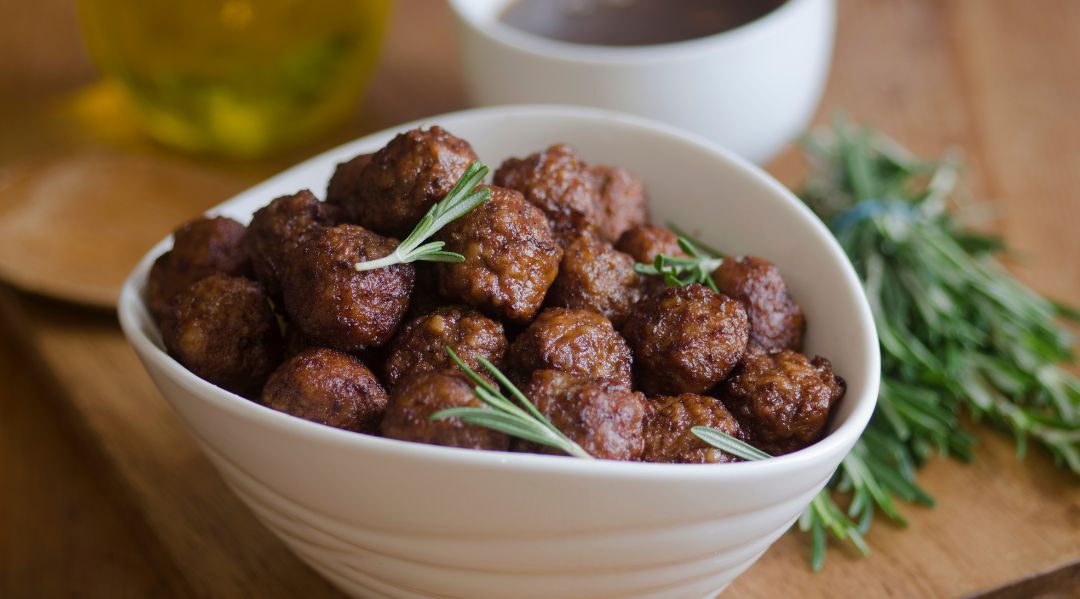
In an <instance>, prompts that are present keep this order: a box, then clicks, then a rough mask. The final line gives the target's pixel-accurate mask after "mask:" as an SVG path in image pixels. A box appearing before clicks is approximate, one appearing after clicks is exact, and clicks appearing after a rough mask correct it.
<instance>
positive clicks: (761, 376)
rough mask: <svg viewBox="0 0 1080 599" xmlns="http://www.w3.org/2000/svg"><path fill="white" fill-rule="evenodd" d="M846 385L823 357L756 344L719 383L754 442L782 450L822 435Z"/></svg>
mask: <svg viewBox="0 0 1080 599" xmlns="http://www.w3.org/2000/svg"><path fill="white" fill-rule="evenodd" d="M846 390H847V385H846V384H845V383H844V379H842V378H840V377H838V376H836V375H834V374H833V372H832V366H831V365H830V364H829V361H828V360H826V359H825V358H822V357H821V356H815V357H814V358H813V359H812V360H808V359H807V358H806V356H804V355H802V354H800V353H797V352H794V351H791V350H789V349H785V350H780V351H777V352H766V351H764V350H761V349H760V348H753V349H751V350H749V351H747V353H746V357H745V358H743V362H742V364H740V365H739V367H738V368H737V369H736V370H735V372H734V373H733V374H732V375H731V378H729V379H728V380H727V381H724V384H723V386H722V388H721V391H722V398H723V401H724V404H725V405H726V406H727V407H728V409H729V410H731V412H732V413H733V414H734V415H735V417H736V418H738V420H739V424H740V425H741V427H742V429H743V431H744V432H745V433H746V436H747V437H748V438H749V441H750V443H751V444H752V445H754V446H755V447H757V448H758V449H761V450H762V451H764V452H766V453H769V454H772V455H781V454H785V453H791V452H793V451H795V450H797V449H802V448H803V447H806V446H808V445H811V444H813V443H814V442H815V441H817V440H818V439H820V438H821V436H822V434H823V433H824V431H825V425H826V423H827V421H828V418H829V411H830V410H831V409H832V407H833V406H835V405H836V404H837V402H839V401H840V399H841V398H842V397H843V396H844V392H845V391H846Z"/></svg>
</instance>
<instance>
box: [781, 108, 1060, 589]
mask: <svg viewBox="0 0 1080 599" xmlns="http://www.w3.org/2000/svg"><path fill="white" fill-rule="evenodd" d="M804 148H805V151H806V153H807V156H808V158H809V160H810V163H811V173H810V175H809V177H808V179H807V181H806V184H805V187H804V189H803V191H802V192H801V194H800V195H801V197H802V199H803V200H804V201H805V202H806V203H807V205H809V206H810V207H811V208H812V209H813V210H814V211H815V212H816V213H817V214H818V216H819V217H821V219H822V220H823V221H825V223H826V224H828V226H829V228H830V229H831V230H832V232H833V234H834V235H835V236H836V238H837V240H839V242H840V245H841V246H843V248H844V251H846V252H847V254H848V256H849V257H850V258H851V261H852V263H853V264H854V266H855V269H856V271H857V272H858V274H859V277H860V278H861V279H862V281H863V284H864V287H865V290H866V295H867V298H868V299H869V302H870V306H871V309H872V310H873V313H874V320H875V322H876V325H877V331H878V336H879V337H880V341H881V352H882V385H881V394H880V397H879V400H878V407H877V411H876V412H875V414H874V416H873V419H872V420H871V422H870V425H869V427H868V428H867V430H866V432H865V434H864V435H863V437H862V438H861V439H860V440H859V442H858V444H857V445H856V446H855V449H854V450H853V451H852V452H851V454H850V455H848V457H847V458H845V459H844V462H843V464H842V465H841V467H840V469H839V471H838V472H837V475H836V476H835V478H834V480H833V481H832V482H831V483H830V485H829V486H828V487H827V488H826V489H825V490H824V491H822V493H821V494H820V495H819V496H818V497H817V498H816V499H815V500H814V502H813V504H812V505H811V507H810V509H808V510H807V511H806V513H805V514H804V515H803V517H802V519H801V520H800V523H799V524H800V528H801V529H802V530H804V531H808V532H810V533H811V535H812V547H813V553H812V565H813V567H814V569H820V568H821V566H822V564H823V562H824V556H825V544H826V533H827V532H828V533H831V534H832V535H833V536H834V537H835V538H837V539H839V540H847V541H850V542H851V543H853V544H854V545H855V547H857V548H858V549H859V550H860V551H861V552H863V553H867V552H868V549H867V546H866V544H865V542H864V541H863V536H864V535H865V534H866V532H867V530H868V529H869V528H870V525H871V521H872V519H873V516H874V512H875V511H876V510H880V511H881V512H882V513H884V514H885V515H886V516H887V517H888V518H890V519H891V520H893V521H894V522H896V523H898V524H900V525H904V524H905V520H904V517H903V516H902V515H901V513H900V511H899V510H898V509H897V503H898V502H897V499H901V500H904V501H907V502H915V503H921V504H924V505H933V499H932V498H931V497H930V496H929V495H928V494H927V493H926V492H925V491H923V490H922V489H921V488H919V486H918V484H917V480H916V468H917V467H918V466H919V465H920V464H922V463H923V462H924V461H925V460H926V459H927V458H929V457H931V456H932V455H934V454H939V455H943V456H954V457H957V458H960V459H963V460H969V459H971V457H972V449H973V444H974V439H973V437H972V436H971V434H970V433H968V432H966V431H965V430H963V428H962V427H961V426H960V423H959V417H960V416H961V415H962V414H966V415H968V416H970V417H971V418H972V419H973V420H985V421H988V422H990V423H991V424H993V425H995V426H997V427H999V428H1002V429H1006V430H1008V431H1011V433H1012V434H1013V436H1014V437H1015V439H1016V443H1017V455H1018V458H1019V457H1022V456H1023V454H1024V452H1025V450H1026V447H1027V444H1028V441H1029V440H1033V441H1035V442H1037V444H1038V445H1040V446H1041V447H1043V448H1045V449H1046V450H1047V451H1049V452H1050V454H1051V455H1053V457H1054V459H1055V460H1056V461H1057V463H1058V464H1060V465H1061V466H1063V467H1064V468H1067V469H1069V470H1071V471H1073V472H1074V473H1076V474H1080V380H1078V379H1077V378H1076V377H1075V376H1073V375H1071V374H1070V373H1069V372H1067V371H1066V370H1064V369H1063V368H1062V365H1063V364H1066V363H1071V362H1073V361H1074V354H1073V352H1072V339H1071V337H1070V336H1069V335H1068V334H1067V332H1066V331H1065V330H1064V329H1063V328H1061V327H1060V326H1059V324H1058V322H1057V318H1058V317H1066V318H1070V319H1073V320H1078V319H1080V318H1078V317H1080V315H1078V314H1077V312H1076V311H1074V310H1071V309H1068V308H1065V307H1064V306H1061V305H1059V304H1056V303H1054V302H1051V301H1048V300H1046V299H1044V298H1042V297H1041V296H1039V295H1038V294H1037V293H1035V292H1034V291H1032V290H1031V289H1029V288H1027V287H1025V286H1024V285H1022V284H1021V283H1019V282H1018V281H1017V280H1016V279H1014V278H1013V277H1012V276H1011V275H1010V274H1009V273H1008V272H1007V271H1006V270H1005V269H1004V268H1003V267H1002V266H1001V264H1000V263H999V262H997V261H996V260H995V259H994V257H993V254H994V253H995V252H998V251H1000V250H1002V249H1003V245H1002V243H1001V242H1000V240H998V239H996V238H993V237H989V236H986V235H982V234H978V233H974V232H972V231H969V230H965V228H964V227H962V226H961V225H960V219H961V217H962V216H963V215H964V210H965V209H968V208H969V206H965V205H963V204H962V202H961V198H959V197H958V196H959V194H958V193H957V185H958V172H957V165H956V163H955V161H954V160H951V159H948V158H946V159H944V160H939V161H923V160H918V159H916V158H914V157H912V156H911V155H910V154H908V153H907V152H906V151H905V150H904V149H903V148H901V147H900V146H899V145H898V144H896V143H895V142H893V141H892V140H890V139H888V138H886V137H885V136H883V135H881V134H880V133H877V132H874V131H871V130H869V129H865V128H860V127H857V126H855V125H852V124H851V123H849V122H847V121H844V120H838V121H837V122H836V123H835V124H834V126H833V127H832V128H829V129H824V130H821V131H817V132H814V133H812V134H811V135H810V136H808V137H807V138H806V140H805V142H804ZM838 500H839V502H838ZM845 501H846V502H847V503H848V507H847V509H846V510H843V509H841V508H840V503H843V502H845Z"/></svg>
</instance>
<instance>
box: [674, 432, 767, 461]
mask: <svg viewBox="0 0 1080 599" xmlns="http://www.w3.org/2000/svg"><path fill="white" fill-rule="evenodd" d="M690 432H691V433H693V434H694V436H695V437H697V438H698V439H701V440H702V441H704V442H706V443H708V444H709V445H712V446H713V447H715V448H717V449H719V450H722V451H726V452H727V453H730V454H731V455H733V456H735V457H737V458H742V459H744V460H746V461H748V462H753V461H757V460H767V459H769V458H771V457H772V456H771V455H769V454H767V453H765V452H764V451H761V450H760V449H758V448H757V447H754V446H753V445H751V444H749V443H746V442H745V441H740V440H739V439H736V438H735V437H732V436H731V435H729V434H727V433H725V432H724V431H721V430H717V429H715V428H712V427H710V426H694V427H691V428H690Z"/></svg>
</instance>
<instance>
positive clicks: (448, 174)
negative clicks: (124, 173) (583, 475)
mask: <svg viewBox="0 0 1080 599" xmlns="http://www.w3.org/2000/svg"><path fill="white" fill-rule="evenodd" d="M476 160H477V155H476V153H475V152H474V151H473V148H472V147H471V146H470V145H469V143H468V142H467V141H465V140H463V139H460V138H458V137H455V136H454V135H452V134H450V133H449V132H447V131H445V130H443V129H442V128H440V127H434V126H433V127H430V128H428V129H423V128H419V129H413V130H411V131H406V132H404V133H401V134H399V135H398V136H397V137H395V138H394V139H393V140H391V141H390V142H389V143H388V144H387V145H386V146H385V147H383V148H382V149H380V150H379V151H377V152H375V153H374V154H364V155H360V156H356V157H355V158H353V159H352V160H349V161H348V162H345V163H342V164H339V165H338V166H337V169H336V170H335V172H334V175H333V177H332V178H331V180H330V182H329V185H328V188H327V190H326V199H325V201H321V200H320V199H319V198H317V197H316V196H315V195H314V194H313V193H312V192H310V191H308V190H302V191H299V192H297V193H295V194H293V195H288V196H283V197H279V198H277V199H274V200H273V201H271V202H270V203H269V204H267V205H266V206H264V207H262V208H261V209H259V210H258V211H257V212H255V214H254V216H253V217H252V219H251V222H250V224H249V225H247V226H246V227H245V226H244V225H243V224H241V223H239V222H237V221H235V220H232V219H229V218H224V217H220V216H219V217H212V218H200V219H198V220H195V221H193V222H189V223H187V224H185V225H183V226H181V227H180V228H179V229H177V230H176V231H175V233H174V236H173V246H172V249H171V250H170V251H168V252H166V253H164V254H163V255H161V256H160V257H159V258H158V259H157V261H156V262H154V265H153V268H152V269H151V271H150V275H149V280H148V283H147V289H146V294H147V297H146V300H147V305H148V306H149V309H150V311H151V312H152V314H153V316H154V318H155V319H156V320H157V322H158V324H159V325H160V329H161V333H162V338H163V341H164V344H165V347H166V349H167V350H168V352H169V353H170V354H171V355H172V356H173V357H174V358H175V359H176V360H178V361H179V362H180V363H181V364H183V365H184V366H185V367H186V368H188V369H189V370H190V371H191V372H193V373H195V374H196V375H198V376H200V377H202V378H203V379H205V380H207V381H209V382H211V383H213V384H215V385H218V386H220V387H222V388H224V389H227V390H229V391H232V392H234V393H236V394H238V395H241V396H243V397H246V398H248V399H251V400H253V401H256V402H258V403H260V404H262V405H264V406H267V407H270V408H273V409H275V410H279V411H281V412H285V413H287V414H291V415H293V416H296V417H299V418H305V419H307V420H310V421H313V422H317V423H320V424H323V425H327V426H332V427H337V428H341V429H345V430H349V431H355V432H357V433H362V434H368V435H381V436H384V437H389V438H393V439H402V440H406V441H415V442H420V443H431V444H436V445H445V446H453V447H463V448H471V449H486V450H494V451H525V452H538V453H547V452H550V453H558V452H557V451H556V450H554V449H550V448H546V447H541V446H537V445H535V444H530V443H527V442H524V441H522V440H520V439H514V438H511V437H508V436H507V435H505V434H503V433H501V432H497V431H494V430H491V429H487V428H482V427H479V426H476V425H468V424H465V423H463V422H461V421H460V420H458V419H456V418H449V419H444V420H432V419H431V416H432V415H433V414H434V413H436V412H438V411H440V410H443V409H446V408H452V407H462V406H472V407H480V406H482V405H483V404H482V402H481V401H480V400H479V399H477V398H476V397H475V396H474V394H473V384H472V383H471V382H470V381H469V380H468V378H467V377H466V376H465V375H464V373H463V372H462V371H461V370H460V369H459V368H458V367H457V366H456V365H455V364H454V363H453V362H452V361H451V360H450V358H449V357H448V355H447V353H446V351H445V348H446V347H450V348H452V349H453V350H454V352H456V353H457V355H458V356H460V357H461V359H462V360H463V361H464V362H465V363H466V364H468V365H469V366H470V367H472V368H473V369H474V370H477V371H478V372H483V369H482V368H480V366H479V363H478V358H480V357H483V358H486V359H487V360H489V361H491V362H492V363H493V364H495V365H496V366H497V367H498V368H499V369H500V370H502V371H503V372H504V373H506V374H507V376H508V377H510V379H511V380H513V381H514V382H515V384H516V385H517V386H518V387H519V388H520V389H521V390H522V391H523V392H524V393H525V395H526V396H527V397H528V398H529V399H530V400H531V401H532V402H533V403H534V404H535V405H536V406H537V408H538V409H539V410H540V412H541V413H543V414H544V415H545V416H546V417H547V418H548V419H549V420H550V421H551V422H552V424H554V426H555V427H557V428H558V429H559V430H561V431H562V432H563V433H565V434H566V435H567V436H568V437H570V438H571V439H572V440H573V441H575V442H576V443H577V444H579V445H580V446H581V447H582V448H584V449H585V450H586V451H587V452H589V453H590V454H591V455H593V456H594V457H597V458H603V459H611V460H630V461H646V462H669V463H708V462H717V463H721V462H731V461H735V460H736V458H735V457H734V456H731V455H729V454H727V453H724V452H723V451H721V450H719V449H716V448H713V447H711V446H709V445H706V444H705V443H703V442H702V441H700V440H699V439H698V438H697V437H696V436H694V435H693V434H692V433H691V432H690V429H691V427H693V426H698V425H700V426H709V427H713V428H715V429H718V430H721V431H723V432H725V433H727V434H729V435H732V436H735V437H737V438H739V439H742V440H744V441H746V442H748V443H750V444H752V445H754V446H755V447H758V448H759V449H762V450H763V451H766V452H768V453H770V454H773V455H780V454H785V453H789V452H792V451H795V450H798V449H800V448H803V447H806V446H807V445H810V444H812V443H814V442H815V441H817V440H818V439H819V438H821V436H822V435H823V434H824V431H825V429H826V425H827V421H828V419H829V414H830V411H831V410H832V409H833V408H834V407H835V406H836V405H837V403H838V402H839V401H840V399H841V398H842V397H843V395H844V391H845V384H844V381H843V379H841V378H840V377H838V376H836V375H834V374H833V372H832V368H831V366H830V365H829V362H828V360H826V359H825V358H822V357H814V358H808V357H807V356H805V355H803V354H801V353H800V350H801V346H802V339H803V333H804V331H805V328H806V319H805V317H804V315H803V312H802V309H801V308H800V307H799V305H798V304H797V303H795V301H794V300H793V299H792V298H791V297H790V296H789V295H788V292H787V288H786V286H785V283H784V280H783V278H781V276H780V273H779V271H778V270H777V268H776V267H775V266H774V265H773V264H772V263H770V262H769V261H768V260H765V259H763V258H759V257H753V256H747V257H743V258H728V259H725V260H724V262H723V264H722V266H720V267H719V269H717V270H716V271H715V272H714V273H713V275H712V276H713V278H714V280H715V283H716V286H717V288H718V289H719V290H720V291H721V293H715V292H713V291H712V290H710V289H709V288H708V287H706V286H704V285H699V284H692V285H687V286H684V287H670V286H667V285H665V283H664V281H663V279H662V277H658V276H644V275H641V274H639V273H637V272H636V271H635V269H634V264H635V263H636V262H640V263H645V264H649V263H652V262H653V261H654V259H655V258H656V256H657V255H659V254H664V255H668V256H679V257H687V256H686V254H685V253H684V252H683V250H682V249H681V248H680V246H679V244H678V242H677V238H676V236H675V234H674V233H672V232H671V231H670V230H668V229H665V228H663V227H660V226H656V225H654V224H650V223H649V222H648V218H647V212H646V202H645V190H644V188H643V185H642V183H641V181H640V180H639V179H638V178H637V177H635V176H634V175H633V174H632V173H630V172H627V171H626V170H624V169H621V168H618V167H612V166H597V165H590V164H587V163H585V162H584V161H583V160H582V159H581V157H579V156H578V155H577V154H576V153H575V152H574V150H573V149H571V148H570V147H567V146H565V145H554V146H551V147H549V148H547V149H546V150H543V151H541V152H538V153H536V154H532V155H530V156H527V157H525V158H510V159H507V160H506V161H505V162H503V163H502V165H501V166H500V167H499V168H498V170H497V171H496V172H495V175H494V184H493V185H490V186H489V188H490V199H489V200H488V201H487V202H485V203H483V204H481V205H480V206H479V207H477V208H476V209H474V210H473V211H471V212H469V213H467V214H466V215H464V216H462V217H461V218H459V219H457V220H455V221H453V222H451V223H450V224H449V225H447V226H446V227H445V228H444V229H442V230H441V231H439V232H438V234H437V235H436V237H435V239H437V240H441V241H444V242H445V243H446V247H445V249H446V250H448V251H452V252H457V253H459V254H461V255H463V256H464V257H465V261H464V262H461V263H432V262H415V263H409V264H395V265H392V266H388V267H384V268H380V269H376V270H369V271H363V272H358V271H357V270H356V269H355V268H354V264H356V263H357V262H362V261H365V260H372V259H376V258H380V257H383V256H386V255H388V254H389V253H391V252H392V251H393V250H394V248H395V247H396V246H397V244H398V240H399V239H401V238H402V237H403V236H405V235H408V233H409V232H410V231H411V230H412V229H413V227H414V226H415V225H416V223H417V221H419V220H420V219H421V217H422V216H423V215H424V214H425V212H427V210H428V209H429V208H430V207H431V206H432V205H433V204H434V203H435V202H437V201H439V200H441V199H443V197H444V196H446V194H447V193H448V192H449V191H450V190H451V188H452V187H453V186H454V184H455V183H456V182H457V181H458V180H459V178H460V177H461V175H462V174H463V173H464V172H465V170H466V168H467V167H468V166H469V165H470V164H471V163H472V162H473V161H476Z"/></svg>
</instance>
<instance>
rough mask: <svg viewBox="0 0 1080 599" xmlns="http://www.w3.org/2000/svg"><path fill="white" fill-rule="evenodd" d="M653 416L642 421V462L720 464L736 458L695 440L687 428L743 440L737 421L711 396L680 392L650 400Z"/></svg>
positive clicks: (699, 440)
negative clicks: (643, 439) (704, 429)
mask: <svg viewBox="0 0 1080 599" xmlns="http://www.w3.org/2000/svg"><path fill="white" fill-rule="evenodd" d="M650 403H652V405H653V406H654V408H655V411H654V413H653V414H652V415H651V416H650V417H649V419H648V420H647V421H646V422H645V453H644V454H643V455H642V456H641V459H642V461H645V462H673V463H680V464H719V463H724V462H736V461H738V458H736V457H735V456H733V455H731V454H729V453H727V452H725V451H721V450H719V449H717V448H715V447H713V446H712V445H709V444H708V443H706V442H704V441H702V440H701V439H698V438H697V436H695V435H694V433H692V432H690V429H691V428H693V427H695V426H708V427H711V428H715V429H717V430H719V431H721V432H724V433H727V434H729V435H731V436H732V437H735V438H739V439H741V438H742V436H743V435H742V430H741V429H740V428H739V422H738V421H737V420H735V417H734V416H732V415H731V412H729V411H728V409H727V408H726V407H724V404H723V403H722V402H721V401H720V400H719V399H716V398H714V397H706V396H704V395H696V394H694V393H683V394H682V395H677V396H675V397H657V398H654V399H652V400H651V401H650Z"/></svg>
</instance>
